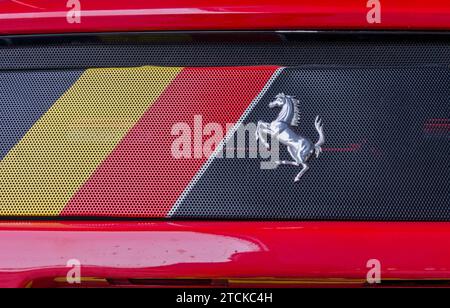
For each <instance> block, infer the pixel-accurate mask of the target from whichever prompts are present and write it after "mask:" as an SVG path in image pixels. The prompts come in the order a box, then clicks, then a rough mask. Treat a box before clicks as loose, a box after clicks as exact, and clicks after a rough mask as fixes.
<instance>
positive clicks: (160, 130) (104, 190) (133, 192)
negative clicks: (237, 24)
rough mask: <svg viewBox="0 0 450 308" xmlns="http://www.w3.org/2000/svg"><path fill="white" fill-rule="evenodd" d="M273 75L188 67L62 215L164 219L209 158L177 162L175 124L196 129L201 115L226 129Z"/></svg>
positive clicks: (252, 70) (247, 69)
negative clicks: (172, 147)
mask: <svg viewBox="0 0 450 308" xmlns="http://www.w3.org/2000/svg"><path fill="white" fill-rule="evenodd" d="M275 70H276V67H242V68H185V69H184V70H183V71H182V72H181V73H180V74H178V76H177V77H176V78H175V79H174V80H173V81H172V83H171V84H170V85H169V86H168V87H167V88H166V90H165V91H164V92H163V93H162V94H161V96H160V97H159V98H158V100H157V101H156V102H155V103H154V104H153V105H152V106H151V107H150V109H149V110H147V111H146V113H145V114H144V115H143V117H142V118H141V119H140V120H139V122H138V123H137V124H136V125H135V126H134V127H133V129H132V130H131V131H130V132H129V133H128V134H127V136H126V137H125V138H124V139H123V140H122V141H121V142H120V144H119V145H118V146H117V147H116V149H114V151H113V152H112V153H111V154H110V156H109V157H108V158H107V159H106V160H105V161H104V162H103V163H102V164H101V165H100V166H99V167H98V169H97V170H96V171H95V172H94V173H93V175H92V176H91V177H90V179H89V180H88V181H87V182H86V183H85V185H83V186H82V187H81V189H80V190H79V191H78V192H77V193H76V194H75V195H74V196H73V198H72V199H71V200H70V201H69V203H68V204H67V205H66V207H65V209H64V210H63V211H62V213H61V215H62V216H128V217H130V216H132V217H165V216H166V214H167V212H168V211H169V210H170V208H171V207H172V206H173V204H174V203H175V202H176V200H177V199H178V197H179V196H180V194H181V193H182V192H183V190H184V189H185V187H186V186H187V185H188V184H189V182H190V181H191V179H192V178H193V176H194V175H195V174H196V173H197V171H198V170H199V169H200V168H201V166H202V165H203V164H204V163H205V161H206V160H207V158H208V157H202V158H189V159H175V158H174V157H173V155H172V151H171V146H172V143H173V141H174V140H175V139H176V138H177V136H173V135H172V134H171V130H172V127H173V125H175V124H177V123H187V124H188V125H189V126H190V127H191V128H193V127H194V117H195V116H196V115H197V116H198V115H201V116H202V120H203V125H206V124H207V123H212V122H213V123H219V124H221V125H222V127H223V128H225V125H226V123H234V122H236V121H237V120H238V119H239V118H240V116H241V115H242V114H243V113H244V111H245V110H246V108H247V107H248V105H249V104H250V103H251V101H252V100H253V99H254V98H255V97H256V96H257V95H258V93H259V92H260V91H261V90H262V88H263V87H264V85H265V84H266V83H267V81H268V80H269V78H270V77H271V76H272V74H273V73H274V72H275ZM224 133H225V132H224ZM203 139H205V137H204V138H203Z"/></svg>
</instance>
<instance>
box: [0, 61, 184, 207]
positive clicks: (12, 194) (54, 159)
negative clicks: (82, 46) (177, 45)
mask: <svg viewBox="0 0 450 308" xmlns="http://www.w3.org/2000/svg"><path fill="white" fill-rule="evenodd" d="M180 71H181V68H161V67H140V68H107V69H89V70H87V71H85V72H84V73H83V74H82V76H81V77H80V78H79V80H78V81H77V82H76V83H75V84H74V85H73V86H72V87H71V88H70V89H69V90H68V91H67V92H66V93H65V94H64V95H63V96H61V98H59V99H58V100H57V101H56V102H55V104H54V105H53V106H52V107H51V108H50V109H49V110H48V111H47V113H46V114H44V115H43V116H42V118H41V119H39V121H37V122H36V123H35V124H34V126H33V127H32V128H31V129H30V130H29V131H28V132H27V133H26V134H25V136H24V137H23V138H22V140H21V141H20V142H19V143H18V144H17V145H16V146H15V147H13V148H12V149H11V150H10V151H9V153H8V154H7V155H6V156H5V157H4V158H3V159H2V160H1V161H0V215H5V216H55V215H59V213H60V212H61V210H62V209H63V207H64V206H65V204H66V203H67V201H68V200H69V199H70V198H71V196H72V195H73V194H74V193H75V192H76V191H77V190H78V188H79V187H80V186H81V185H82V184H83V183H84V182H85V181H86V180H87V179H88V177H89V176H90V175H91V174H92V172H93V171H94V170H95V169H96V167H97V166H98V165H99V164H100V163H101V162H102V161H103V160H104V159H105V158H106V156H107V155H108V154H109V153H110V152H111V151H112V150H113V149H114V147H115V146H116V145H117V143H118V142H119V141H120V140H121V139H122V138H123V137H124V136H125V134H126V133H127V132H128V131H129V130H130V129H131V128H132V127H133V126H134V125H135V123H136V122H137V121H138V120H139V118H140V117H141V116H142V114H143V113H144V112H145V110H147V108H148V107H149V106H150V105H151V104H152V103H153V102H154V101H155V100H156V99H157V98H158V97H159V95H160V94H161V92H162V91H163V90H164V89H165V88H166V86H167V85H168V84H169V83H170V82H171V81H172V80H173V79H174V78H175V77H176V75H177V74H178V73H179V72H180ZM55 82H57V81H55ZM30 103H32V102H30Z"/></svg>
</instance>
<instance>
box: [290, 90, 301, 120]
mask: <svg viewBox="0 0 450 308" xmlns="http://www.w3.org/2000/svg"><path fill="white" fill-rule="evenodd" d="M290 99H291V100H292V105H293V106H294V116H293V117H292V121H291V125H292V126H298V122H299V121H300V109H299V108H298V104H299V100H298V99H296V98H294V97H293V96H290Z"/></svg>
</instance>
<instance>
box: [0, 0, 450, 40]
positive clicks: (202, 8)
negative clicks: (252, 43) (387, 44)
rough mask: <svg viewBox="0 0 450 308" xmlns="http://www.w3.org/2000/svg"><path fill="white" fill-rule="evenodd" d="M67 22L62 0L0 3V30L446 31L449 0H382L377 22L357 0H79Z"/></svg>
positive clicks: (66, 9) (38, 31)
mask: <svg viewBox="0 0 450 308" xmlns="http://www.w3.org/2000/svg"><path fill="white" fill-rule="evenodd" d="M80 2H81V23H72V24H71V23H68V22H67V19H66V15H67V11H68V8H67V3H68V1H66V0H51V1H50V0H21V1H16V0H6V1H1V2H0V33H3V34H20V33H40V34H42V33H61V32H101V31H142V30H232V29H234V30H236V29H238V30H244V29H245V30H250V29H259V30H261V29H265V30H269V29H333V30H335V29H402V30H408V29H435V30H436V29H450V22H449V20H450V4H449V2H448V1H447V0H430V1H421V0H384V1H380V3H381V23H379V24H369V23H368V22H367V20H366V15H367V12H368V11H369V8H367V2H368V1H364V0H363V1H360V0H341V1H336V0H315V1H307V0H283V1H277V0H241V1H234V0H191V1H183V0H166V1H155V0H128V1H110V0H89V1H83V0H81V1H80Z"/></svg>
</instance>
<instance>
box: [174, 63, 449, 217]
mask: <svg viewBox="0 0 450 308" xmlns="http://www.w3.org/2000/svg"><path fill="white" fill-rule="evenodd" d="M449 84H450V70H449V69H448V68H407V69H400V68H385V69H374V68H364V69H361V68H356V69H336V68H334V69H298V68H288V69H285V70H284V71H283V72H282V73H281V75H280V76H279V77H278V79H277V80H276V81H275V82H274V84H273V85H272V86H271V87H270V89H269V90H268V91H267V92H266V94H265V95H264V97H263V98H262V99H261V100H260V102H259V103H258V104H257V106H256V107H255V109H254V110H253V111H252V112H251V113H250V115H249V117H248V118H247V119H246V120H245V121H244V123H248V122H253V123H256V122H258V120H263V121H265V122H270V121H272V120H273V119H275V118H276V116H277V114H278V112H279V109H276V110H272V109H269V108H268V103H269V102H270V101H272V100H273V99H274V97H275V95H277V94H278V93H281V92H284V93H286V94H289V95H295V96H296V97H297V98H298V99H299V100H300V111H301V121H300V124H299V127H297V128H294V130H296V131H297V132H298V133H299V134H300V135H303V136H307V137H309V138H310V139H311V140H312V141H313V142H316V140H317V138H318V135H317V132H316V131H315V128H314V118H315V117H316V116H317V115H320V117H321V118H322V119H323V123H324V131H325V136H326V144H325V145H324V148H325V152H324V153H322V154H321V156H320V157H319V159H315V160H313V161H311V163H310V166H311V169H310V170H309V171H308V172H307V173H306V174H305V175H304V176H303V177H302V178H301V179H300V181H299V182H298V183H294V182H293V179H294V177H295V176H296V174H297V173H298V172H299V171H300V168H298V167H294V166H279V167H278V168H277V169H273V170H261V169H260V162H261V159H237V158H236V159H224V158H220V159H219V158H218V159H215V160H214V161H213V162H212V163H211V165H210V166H209V168H208V169H207V170H206V171H205V173H204V174H203V176H202V177H201V178H200V179H199V180H198V182H197V183H196V184H195V185H194V186H193V188H192V189H191V190H190V192H189V194H187V196H186V198H184V199H183V201H182V202H181V203H180V205H179V206H178V208H177V210H176V211H175V213H174V217H178V218H193V217H203V218H220V219H223V218H234V219H243V218H244V219H245V218H253V219H301V220H430V221H432V220H449V219H450V159H449V158H450V154H449V153H450V134H449V131H448V129H447V130H444V129H442V130H441V129H435V130H428V129H426V127H427V123H430V121H432V119H442V118H445V117H447V118H448V116H449V115H450V104H449V102H450V87H449ZM250 137H251V138H254V136H250ZM352 146H353V148H352ZM346 149H351V150H349V151H347V150H346ZM246 151H247V152H246V157H248V156H249V153H248V148H247V149H246ZM281 154H282V156H281V157H282V159H283V160H292V159H291V158H290V157H289V156H288V154H287V151H286V148H285V147H284V146H281Z"/></svg>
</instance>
